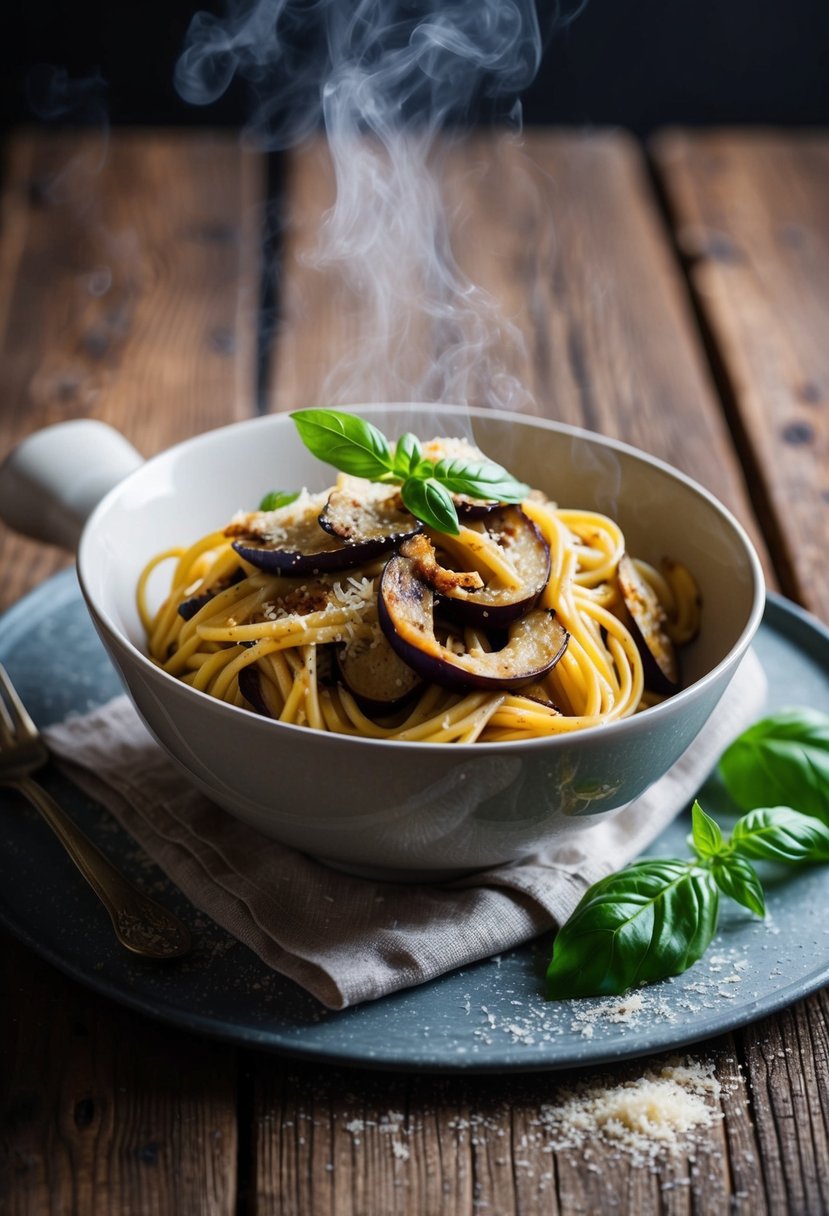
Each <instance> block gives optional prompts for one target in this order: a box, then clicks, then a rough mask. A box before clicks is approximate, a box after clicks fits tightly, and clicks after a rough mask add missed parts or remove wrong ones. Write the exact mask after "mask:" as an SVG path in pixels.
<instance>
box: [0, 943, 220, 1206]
mask: <svg viewBox="0 0 829 1216" xmlns="http://www.w3.org/2000/svg"><path fill="white" fill-rule="evenodd" d="M0 1045H1V1046H0V1060H2V1065H1V1066H0V1112H2V1113H1V1114H0V1120H2V1122H1V1123H0V1211H2V1212H3V1214H4V1216H67V1214H70V1213H71V1214H72V1216H76V1214H77V1216H90V1214H92V1213H106V1214H107V1216H127V1214H131V1216H132V1214H137V1213H144V1212H152V1213H159V1214H161V1213H181V1214H182V1216H191V1214H192V1216H231V1214H232V1213H235V1211H236V1147H237V1146H236V1112H235V1092H236V1081H235V1053H234V1051H233V1049H231V1048H229V1047H225V1046H222V1045H219V1044H207V1043H204V1042H203V1041H202V1040H200V1039H199V1038H197V1037H195V1036H190V1035H186V1034H183V1033H180V1032H176V1031H173V1030H171V1029H170V1028H169V1027H166V1026H163V1025H159V1024H156V1023H154V1022H151V1021H149V1020H148V1019H146V1018H142V1017H140V1016H138V1015H136V1014H131V1013H129V1012H128V1011H126V1010H124V1009H121V1008H119V1007H118V1006H116V1005H113V1004H111V1003H110V1002H109V1001H107V1000H105V999H104V998H102V997H98V996H96V995H95V994H94V993H92V992H90V991H88V990H86V989H84V988H81V987H79V986H78V985H76V984H74V983H72V982H71V981H69V980H65V979H64V978H63V977H62V976H60V975H59V974H58V973H57V972H55V971H54V970H53V969H52V968H51V967H49V966H47V965H46V964H45V963H42V962H40V960H38V959H37V958H36V957H35V956H34V955H33V954H31V953H30V952H29V951H27V950H25V949H24V948H23V947H21V946H18V945H17V944H16V943H14V942H12V941H11V940H10V939H9V938H7V937H6V935H5V934H3V935H2V943H1V944H0Z"/></svg>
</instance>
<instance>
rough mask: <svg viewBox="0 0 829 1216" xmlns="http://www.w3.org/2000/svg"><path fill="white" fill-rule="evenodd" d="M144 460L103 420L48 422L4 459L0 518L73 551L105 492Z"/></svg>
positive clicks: (0, 469)
mask: <svg viewBox="0 0 829 1216" xmlns="http://www.w3.org/2000/svg"><path fill="white" fill-rule="evenodd" d="M143 463H144V458H143V457H142V456H140V455H139V453H138V452H136V450H135V448H134V447H133V446H132V444H131V443H129V441H128V440H126V439H125V438H124V436H123V435H121V434H120V433H119V432H118V431H116V430H114V429H113V428H112V427H111V426H107V424H106V423H105V422H97V421H96V420H95V419H92V418H77V419H74V420H73V421H71V422H59V423H57V424H56V425H55V426H48V427H44V429H43V430H40V431H35V432H34V433H33V434H31V435H29V436H27V437H26V438H25V439H23V440H22V441H21V442H20V443H19V444H18V445H17V447H15V448H13V449H12V450H11V452H9V454H8V456H7V457H6V459H5V460H4V461H3V463H2V464H0V518H2V519H3V520H4V522H5V523H7V524H8V526H9V527H10V528H13V529H14V530H15V531H16V532H22V533H23V535H24V536H31V537H33V538H34V539H35V540H42V541H46V542H47V543H48V544H52V545H60V546H61V548H63V549H69V550H70V551H73V552H74V550H75V549H77V547H78V541H79V540H80V537H81V532H82V531H83V527H84V524H85V523H86V521H87V519H88V518H89V516H90V515H91V514H92V511H93V510H94V508H95V507H96V506H97V505H98V503H99V502H100V501H101V499H102V498H103V497H104V495H105V494H107V493H108V492H109V491H110V490H111V489H112V487H113V486H115V485H117V484H118V482H119V481H123V479H124V478H125V477H126V476H127V474H128V473H132V472H133V470H134V469H137V468H138V467H139V465H141V464H143Z"/></svg>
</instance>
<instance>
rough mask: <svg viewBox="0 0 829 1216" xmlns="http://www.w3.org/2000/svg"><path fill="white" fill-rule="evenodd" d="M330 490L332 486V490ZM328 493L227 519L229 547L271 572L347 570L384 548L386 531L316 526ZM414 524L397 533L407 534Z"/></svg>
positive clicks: (304, 495)
mask: <svg viewBox="0 0 829 1216" xmlns="http://www.w3.org/2000/svg"><path fill="white" fill-rule="evenodd" d="M335 493H336V491H335ZM328 501H329V493H328V492H326V493H325V494H307V493H305V492H304V491H303V493H302V494H301V495H300V497H299V498H298V499H297V500H296V501H295V502H292V503H290V504H289V505H288V506H287V507H280V508H279V509H278V510H276V511H252V512H250V513H249V514H247V515H243V516H241V517H240V518H238V519H236V520H234V521H233V523H231V524H230V526H229V527H228V528H226V529H225V535H226V536H230V537H235V538H236V539H235V540H233V548H234V549H235V550H236V552H237V553H238V554H239V556H240V557H243V558H244V559H245V561H247V562H250V564H251V565H252V566H257V567H258V568H259V569H260V570H266V571H268V572H269V573H271V574H287V575H292V574H296V575H305V574H322V573H327V572H332V571H336V570H348V569H350V568H351V567H353V566H359V565H362V563H363V562H367V561H372V560H373V559H374V558H376V557H378V556H380V555H381V554H382V553H383V552H384V551H385V550H386V548H387V546H388V545H389V543H390V540H391V539H392V537H391V536H390V534H389V532H388V531H385V532H384V531H383V530H382V529H379V530H375V532H374V534H373V535H369V536H365V537H362V536H356V535H355V536H349V537H348V538H347V539H343V537H342V536H338V535H334V534H333V533H332V531H331V530H330V529H326V528H323V527H321V525H320V517H321V515H323V513H324V512H325V510H326V507H327V504H328ZM409 518H410V520H411V522H412V523H414V524H415V527H414V528H409V529H408V531H405V532H404V533H403V535H411V533H412V531H416V530H417V528H418V527H420V525H419V524H418V523H417V521H416V520H415V519H414V517H413V516H410V517H409Z"/></svg>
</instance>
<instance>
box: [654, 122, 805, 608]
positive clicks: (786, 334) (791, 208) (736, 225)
mask: <svg viewBox="0 0 829 1216" xmlns="http://www.w3.org/2000/svg"><path fill="white" fill-rule="evenodd" d="M652 150H653V155H654V160H655V164H656V167H657V170H658V172H659V174H660V177H661V180H662V182H663V184H664V189H665V192H666V195H667V197H668V200H669V204H670V207H671V209H672V211H673V214H674V219H675V224H676V239H677V243H678V245H679V248H680V250H681V252H682V254H683V255H684V257H685V258H686V259H687V261H688V263H689V273H690V278H691V282H692V284H693V286H694V290H695V292H696V296H697V301H698V306H699V309H700V312H701V314H702V316H703V317H704V318H705V322H706V324H707V326H708V328H709V331H710V335H711V339H712V342H713V344H714V346H715V348H716V351H717V356H718V361H719V364H720V368H721V371H722V376H723V380H724V384H725V388H726V392H727V395H728V396H729V397H730V398H731V399H732V407H733V413H734V417H735V426H736V427H737V429H738V431H739V433H740V434H741V436H742V443H743V446H744V458H745V463H746V466H747V468H748V469H749V470H750V476H751V478H752V480H753V483H754V494H755V499H756V502H757V504H758V510H759V511H760V513H761V515H762V516H763V521H764V524H765V528H766V532H767V534H768V536H769V539H770V542H771V543H772V545H773V548H774V557H775V561H776V563H777V565H778V567H779V568H780V571H781V577H782V579H783V581H784V585H785V589H786V590H787V592H788V593H789V594H790V595H792V596H794V597H795V598H797V599H799V600H800V601H801V602H802V603H804V604H805V605H806V606H807V607H809V608H811V609H812V610H813V611H815V612H817V613H818V614H819V615H820V616H822V617H823V619H824V620H829V581H827V579H826V573H825V564H826V536H827V521H828V520H829V341H827V327H826V316H827V303H828V302H829V136H827V135H825V134H821V133H804V132H800V133H797V132H795V133H792V132H788V131H787V132H754V133H745V132H737V131H733V132H727V131H726V132H723V131H715V132H698V133H697V132H686V131H670V132H665V133H664V134H662V135H660V136H659V137H658V138H657V139H656V140H655V141H654V143H653V145H652Z"/></svg>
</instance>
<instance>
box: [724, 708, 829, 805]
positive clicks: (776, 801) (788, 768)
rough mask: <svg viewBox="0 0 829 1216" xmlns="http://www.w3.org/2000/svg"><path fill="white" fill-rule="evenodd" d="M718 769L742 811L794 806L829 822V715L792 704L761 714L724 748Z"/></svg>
mask: <svg viewBox="0 0 829 1216" xmlns="http://www.w3.org/2000/svg"><path fill="white" fill-rule="evenodd" d="M720 772H721V774H722V778H723V781H724V782H725V786H726V789H727V790H728V793H729V794H730V795H731V797H732V798H733V799H734V801H735V802H736V803H737V805H738V806H739V807H740V808H741V810H744V811H752V810H754V809H755V808H757V807H768V806H790V807H794V808H795V810H798V811H802V812H803V813H804V814H806V815H816V816H817V817H818V818H819V819H822V820H823V822H824V823H827V824H829V715H827V714H824V713H821V712H820V711H818V710H816V709H806V708H802V709H797V708H793V709H785V710H782V711H781V712H780V713H776V714H772V715H771V716H770V717H768V718H763V719H762V721H760V722H757V723H755V724H754V726H750V727H749V728H748V730H746V731H744V732H743V734H741V735H740V736H739V738H737V739H735V740H734V742H733V743H732V744H731V746H730V747H728V748H727V749H726V751H725V752H724V753H723V756H722V758H721V760H720Z"/></svg>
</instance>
